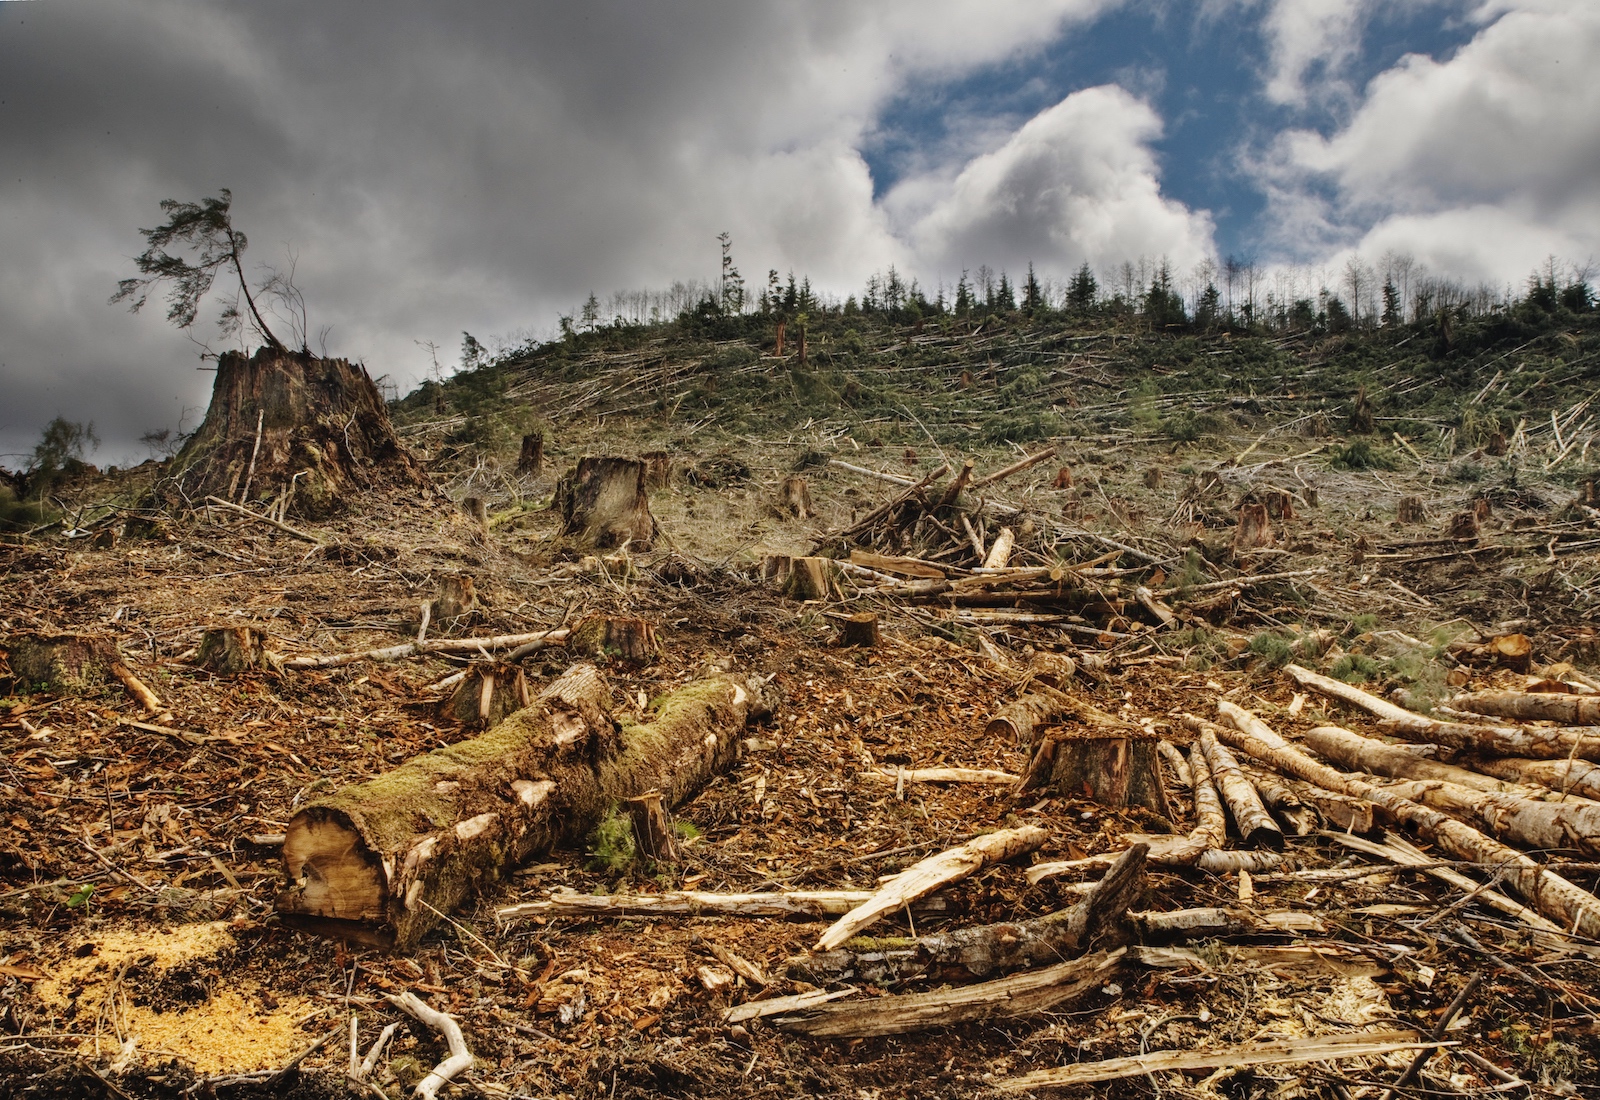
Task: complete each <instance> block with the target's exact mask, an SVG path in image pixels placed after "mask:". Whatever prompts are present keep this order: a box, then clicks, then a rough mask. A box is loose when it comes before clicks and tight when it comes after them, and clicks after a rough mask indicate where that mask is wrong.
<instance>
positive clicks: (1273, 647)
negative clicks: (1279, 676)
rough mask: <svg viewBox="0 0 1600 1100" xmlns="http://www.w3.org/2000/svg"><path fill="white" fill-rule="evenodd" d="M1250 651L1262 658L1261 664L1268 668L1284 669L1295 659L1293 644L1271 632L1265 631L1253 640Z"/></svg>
mask: <svg viewBox="0 0 1600 1100" xmlns="http://www.w3.org/2000/svg"><path fill="white" fill-rule="evenodd" d="M1249 651H1250V652H1251V653H1252V654H1254V655H1255V656H1257V657H1259V658H1261V664H1262V665H1263V666H1264V667H1266V668H1282V667H1283V666H1284V665H1286V664H1288V663H1289V662H1290V661H1292V660H1294V659H1295V651H1294V646H1293V644H1291V643H1290V641H1289V640H1288V639H1287V638H1285V637H1283V636H1282V635H1281V634H1278V633H1276V632H1274V631H1271V630H1263V631H1262V632H1261V633H1260V634H1257V635H1256V636H1255V637H1254V638H1251V639H1250V646H1249Z"/></svg>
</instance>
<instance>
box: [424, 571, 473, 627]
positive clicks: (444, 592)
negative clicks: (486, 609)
mask: <svg viewBox="0 0 1600 1100" xmlns="http://www.w3.org/2000/svg"><path fill="white" fill-rule="evenodd" d="M477 609H478V589H477V586H476V585H475V584H474V583H473V580H472V578H471V577H468V576H456V577H443V578H441V579H440V581H439V591H438V594H437V595H436V596H434V598H433V602H432V603H430V604H429V605H428V621H429V623H430V624H432V626H433V629H434V630H436V631H438V632H439V633H441V634H448V633H450V632H451V631H454V630H459V629H460V628H461V627H463V626H465V625H467V621H468V619H469V618H470V617H471V615H472V613H473V612H474V611H476V610H477Z"/></svg>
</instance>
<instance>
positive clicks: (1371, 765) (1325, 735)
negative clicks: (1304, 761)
mask: <svg viewBox="0 0 1600 1100" xmlns="http://www.w3.org/2000/svg"><path fill="white" fill-rule="evenodd" d="M1306 744H1307V745H1309V746H1310V747H1311V749H1312V751H1314V752H1315V753H1316V754H1317V755H1318V756H1321V757H1323V758H1324V759H1326V760H1330V761H1332V762H1333V763H1335V764H1338V765H1339V766H1340V767H1344V768H1349V769H1351V770H1353V771H1362V772H1367V773H1368V774H1370V775H1386V776H1389V777H1390V778H1393V779H1422V780H1430V781H1434V782H1439V783H1452V784H1454V785H1456V786H1458V787H1466V788H1468V789H1470V790H1474V791H1485V792H1488V793H1491V794H1510V795H1515V796H1517V797H1518V798H1524V799H1532V800H1535V801H1538V800H1542V799H1544V798H1545V797H1546V796H1548V795H1550V794H1552V792H1550V791H1545V790H1541V789H1537V788H1534V787H1528V786H1512V785H1509V784H1507V783H1506V782H1505V781H1504V780H1501V779H1496V778H1494V777H1492V776H1488V775H1484V774H1482V773H1480V772H1475V771H1473V770H1471V769H1470V768H1463V767H1459V766H1457V765H1455V764H1442V763H1440V762H1439V761H1437V760H1430V759H1428V758H1427V757H1425V756H1418V755H1417V754H1416V753H1414V752H1407V751H1406V750H1405V749H1402V748H1399V747H1398V746H1395V745H1390V744H1386V743H1385V742H1383V741H1379V740H1377V739H1376V738H1373V737H1362V736H1361V735H1360V734H1358V733H1352V732H1351V731H1350V730H1347V729H1343V728H1342V727H1339V726H1317V727H1316V728H1314V729H1311V730H1308V731H1307V732H1306Z"/></svg>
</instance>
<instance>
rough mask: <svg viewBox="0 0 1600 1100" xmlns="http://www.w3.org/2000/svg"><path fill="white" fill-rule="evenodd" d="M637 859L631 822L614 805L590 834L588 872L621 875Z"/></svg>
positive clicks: (637, 853)
mask: <svg viewBox="0 0 1600 1100" xmlns="http://www.w3.org/2000/svg"><path fill="white" fill-rule="evenodd" d="M638 856H639V851H638V848H637V847H636V846H635V844H634V841H633V821H632V820H631V819H630V818H629V817H628V815H627V814H624V813H620V812H619V811H618V810H617V807H616V806H615V805H613V806H612V807H611V808H610V809H609V810H607V811H606V815H605V816H604V817H602V818H601V819H600V824H598V825H596V826H595V827H594V831H593V832H592V833H590V834H589V870H591V871H601V872H604V873H605V874H608V875H612V876H616V875H620V874H622V873H624V872H625V871H627V870H628V868H630V867H632V866H633V861H634V860H635V859H637V858H638Z"/></svg>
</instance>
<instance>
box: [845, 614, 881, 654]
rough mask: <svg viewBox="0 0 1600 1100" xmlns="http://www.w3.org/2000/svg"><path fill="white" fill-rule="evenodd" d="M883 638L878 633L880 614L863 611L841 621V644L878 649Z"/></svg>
mask: <svg viewBox="0 0 1600 1100" xmlns="http://www.w3.org/2000/svg"><path fill="white" fill-rule="evenodd" d="M881 640H882V639H881V637H880V635H879V633H878V613H877V612H876V611H861V612H858V613H856V614H854V615H846V616H845V617H844V618H843V619H841V620H840V621H839V644H840V645H842V646H858V647H861V648H864V649H876V648H877V645H878V643H879V641H881Z"/></svg>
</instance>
